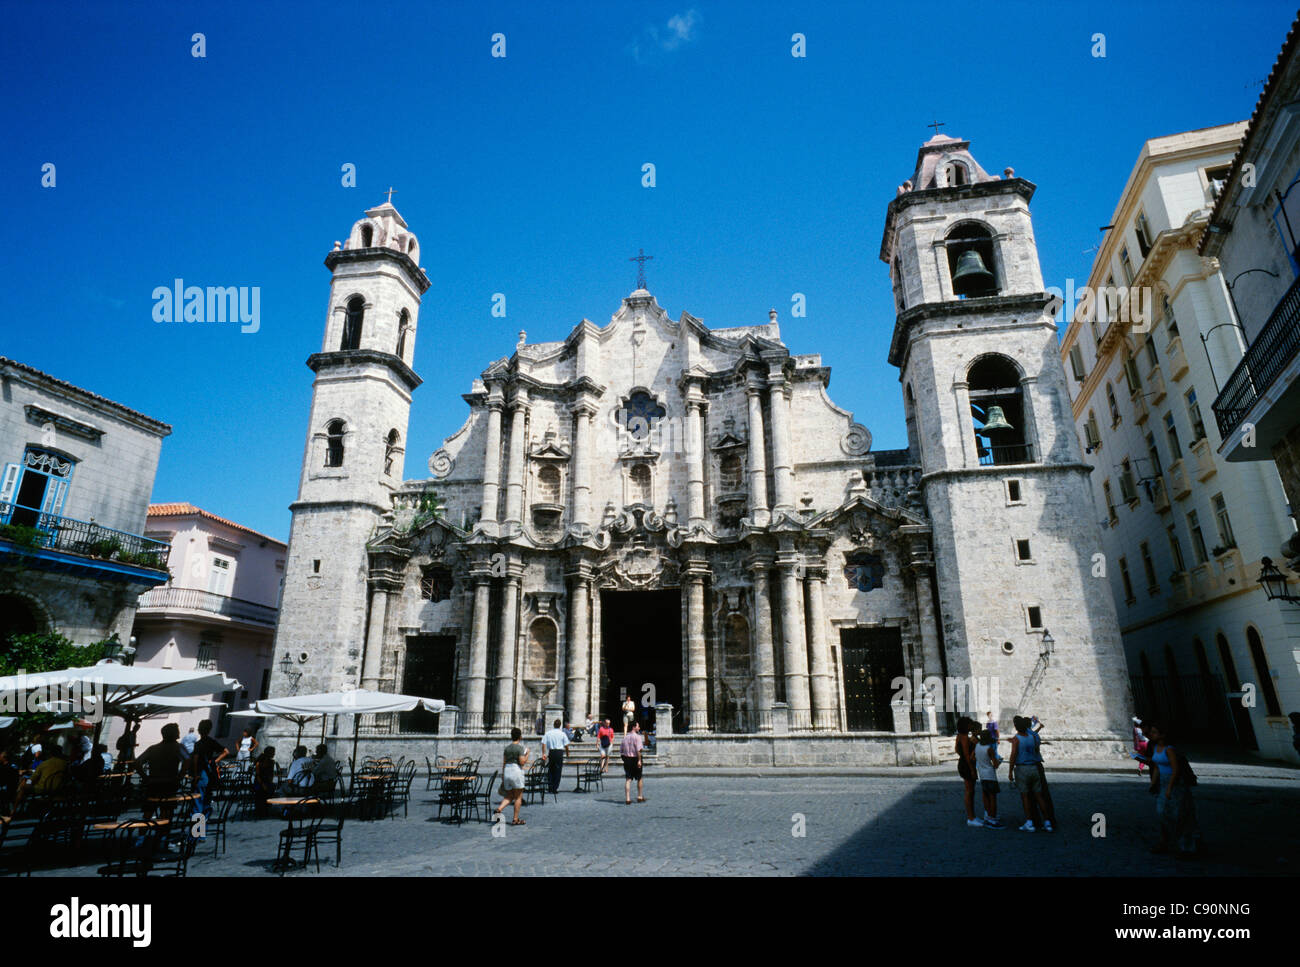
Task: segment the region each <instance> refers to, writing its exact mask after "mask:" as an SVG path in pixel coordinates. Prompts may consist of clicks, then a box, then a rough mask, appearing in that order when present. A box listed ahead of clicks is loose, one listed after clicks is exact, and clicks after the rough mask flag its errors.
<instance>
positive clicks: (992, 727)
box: [984, 712, 998, 745]
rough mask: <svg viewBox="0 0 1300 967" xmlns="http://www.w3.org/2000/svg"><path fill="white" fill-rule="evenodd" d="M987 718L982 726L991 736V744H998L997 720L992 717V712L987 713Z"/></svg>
mask: <svg viewBox="0 0 1300 967" xmlns="http://www.w3.org/2000/svg"><path fill="white" fill-rule="evenodd" d="M988 716H989V720H988V721H987V722H986V723H985V724H984V728H986V729H988V730H989V735H991V736H993V744H994V745H997V744H998V720H997V719H995V718H994V717H993V713H992V712H989V713H988Z"/></svg>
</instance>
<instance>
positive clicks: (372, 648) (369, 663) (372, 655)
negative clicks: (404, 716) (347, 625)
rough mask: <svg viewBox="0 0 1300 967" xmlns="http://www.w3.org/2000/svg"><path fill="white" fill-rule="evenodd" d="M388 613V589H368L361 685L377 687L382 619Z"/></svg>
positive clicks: (381, 649)
mask: <svg viewBox="0 0 1300 967" xmlns="http://www.w3.org/2000/svg"><path fill="white" fill-rule="evenodd" d="M387 615H388V590H387V589H386V588H384V587H381V586H375V587H372V588H371V589H370V627H369V628H367V629H366V660H365V662H364V663H363V664H362V666H361V687H362V688H368V689H372V690H378V688H379V673H380V671H381V670H382V668H383V660H384V619H385V618H386V617H387Z"/></svg>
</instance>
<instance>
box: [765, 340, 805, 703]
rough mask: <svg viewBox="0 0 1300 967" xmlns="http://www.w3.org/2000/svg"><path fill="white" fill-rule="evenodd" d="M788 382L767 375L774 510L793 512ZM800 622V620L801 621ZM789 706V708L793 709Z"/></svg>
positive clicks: (777, 371) (775, 370) (778, 375)
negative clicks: (770, 418) (770, 416)
mask: <svg viewBox="0 0 1300 967" xmlns="http://www.w3.org/2000/svg"><path fill="white" fill-rule="evenodd" d="M789 393H790V385H789V383H787V382H786V379H785V374H784V373H782V372H781V370H780V368H779V366H778V365H777V364H775V363H773V364H772V373H771V374H770V375H769V376H768V408H769V410H770V411H771V414H772V489H773V492H774V497H775V500H774V501H773V503H774V504H775V506H774V507H773V508H772V509H773V511H775V512H777V513H785V514H793V513H794V468H793V466H792V465H791V461H790V396H789ZM801 623H802V622H801ZM795 711H796V709H795V708H794V706H793V705H792V706H791V712H792V713H793V712H795Z"/></svg>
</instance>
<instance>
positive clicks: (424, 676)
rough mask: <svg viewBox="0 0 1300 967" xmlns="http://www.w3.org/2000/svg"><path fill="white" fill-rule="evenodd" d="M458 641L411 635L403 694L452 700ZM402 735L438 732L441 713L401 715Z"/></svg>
mask: <svg viewBox="0 0 1300 967" xmlns="http://www.w3.org/2000/svg"><path fill="white" fill-rule="evenodd" d="M455 659H456V639H455V638H453V637H450V636H448V635H412V636H411V637H409V638H407V639H406V663H405V666H404V668H403V671H402V694H403V695H418V696H420V697H421V698H441V699H443V700H444V701H446V702H447V703H448V704H451V700H452V691H451V690H452V686H453V685H454V684H455V683H454V681H453V680H452V679H453V675H454V669H455ZM399 725H400V730H401V731H403V732H436V731H438V713H436V712H430V711H427V710H426V709H423V708H417V709H413V710H411V711H410V712H401V713H399Z"/></svg>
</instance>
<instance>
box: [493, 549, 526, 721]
mask: <svg viewBox="0 0 1300 967" xmlns="http://www.w3.org/2000/svg"><path fill="white" fill-rule="evenodd" d="M522 577H523V567H522V566H521V565H519V564H511V565H509V571H508V573H507V575H506V581H505V587H504V593H505V597H504V599H503V600H502V602H501V638H500V641H499V642H498V643H497V708H496V713H497V714H496V720H495V722H494V724H493V727H492V728H493V731H495V732H506V731H509V729H510V726H511V725H512V724H514V711H515V651H516V645H517V643H518V641H519V585H520V579H521V578H522Z"/></svg>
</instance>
